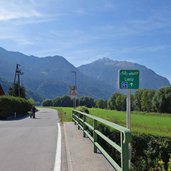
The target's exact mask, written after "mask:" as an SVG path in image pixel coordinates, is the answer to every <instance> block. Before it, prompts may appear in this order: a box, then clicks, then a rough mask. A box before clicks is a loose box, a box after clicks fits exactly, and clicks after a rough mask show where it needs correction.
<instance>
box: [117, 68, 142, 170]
mask: <svg viewBox="0 0 171 171" xmlns="http://www.w3.org/2000/svg"><path fill="white" fill-rule="evenodd" d="M119 88H120V89H126V90H127V101H126V127H127V128H128V129H131V89H138V88H139V70H120V71H119ZM131 148H132V147H131V144H129V169H131V151H132V150H131Z"/></svg>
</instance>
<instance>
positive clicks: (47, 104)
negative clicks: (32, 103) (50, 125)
mask: <svg viewBox="0 0 171 171" xmlns="http://www.w3.org/2000/svg"><path fill="white" fill-rule="evenodd" d="M42 106H53V101H52V100H50V99H46V100H43V102H42Z"/></svg>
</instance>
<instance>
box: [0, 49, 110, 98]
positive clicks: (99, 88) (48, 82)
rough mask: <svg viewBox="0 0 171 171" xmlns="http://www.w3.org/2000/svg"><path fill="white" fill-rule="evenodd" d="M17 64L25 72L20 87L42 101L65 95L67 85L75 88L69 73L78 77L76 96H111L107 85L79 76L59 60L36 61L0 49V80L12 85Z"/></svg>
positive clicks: (52, 58) (72, 76) (64, 62)
mask: <svg viewBox="0 0 171 171" xmlns="http://www.w3.org/2000/svg"><path fill="white" fill-rule="evenodd" d="M17 63H18V64H20V65H21V69H22V71H23V72H24V75H23V76H21V82H22V84H24V85H25V86H26V88H27V89H28V90H31V91H33V92H35V93H37V94H39V95H40V96H41V97H43V98H53V97H56V96H63V95H68V87H69V85H73V84H74V75H73V73H72V71H76V73H77V87H78V95H80V96H82V95H88V96H92V97H94V98H99V97H103V98H108V97H109V96H110V94H111V92H110V87H108V85H105V84H104V83H103V82H101V81H97V80H94V79H92V78H90V77H89V76H86V75H85V74H83V73H81V72H80V71H79V70H78V69H77V68H76V67H74V66H73V65H72V64H71V63H69V62H68V61H67V60H66V59H65V58H63V57H61V56H53V57H44V58H38V57H35V56H27V55H24V54H22V53H19V52H10V51H6V50H5V49H3V48H0V77H1V78H3V79H5V80H8V81H9V82H13V79H14V73H15V67H16V64H17ZM106 87H108V88H107V89H106Z"/></svg>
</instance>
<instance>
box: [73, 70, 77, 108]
mask: <svg viewBox="0 0 171 171" xmlns="http://www.w3.org/2000/svg"><path fill="white" fill-rule="evenodd" d="M72 73H73V74H74V76H75V77H74V87H73V89H74V91H75V96H74V97H73V107H74V109H75V108H76V98H77V84H76V80H77V77H76V76H77V73H76V71H72Z"/></svg>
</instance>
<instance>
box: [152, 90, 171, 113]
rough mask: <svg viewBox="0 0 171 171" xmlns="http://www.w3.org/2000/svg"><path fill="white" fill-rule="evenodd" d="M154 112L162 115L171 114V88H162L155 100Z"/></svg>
mask: <svg viewBox="0 0 171 171" xmlns="http://www.w3.org/2000/svg"><path fill="white" fill-rule="evenodd" d="M153 106H154V110H155V111H157V112H160V113H171V87H162V88H160V89H159V90H157V91H156V93H155V95H154V98H153Z"/></svg>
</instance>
